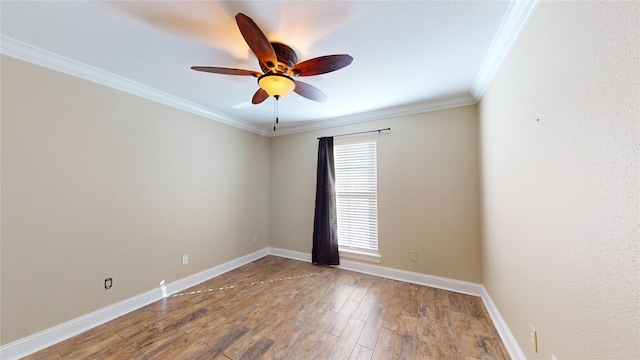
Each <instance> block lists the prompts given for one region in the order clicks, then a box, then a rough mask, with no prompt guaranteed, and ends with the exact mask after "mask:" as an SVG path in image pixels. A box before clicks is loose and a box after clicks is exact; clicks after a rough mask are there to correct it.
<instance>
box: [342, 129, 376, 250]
mask: <svg viewBox="0 0 640 360" xmlns="http://www.w3.org/2000/svg"><path fill="white" fill-rule="evenodd" d="M333 156H334V164H335V171H336V172H335V175H336V203H337V215H338V244H339V246H340V247H342V248H350V249H354V250H367V251H373V252H377V251H378V191H377V174H376V172H377V166H376V140H375V139H365V140H362V139H361V140H357V141H340V142H335V143H334V146H333Z"/></svg>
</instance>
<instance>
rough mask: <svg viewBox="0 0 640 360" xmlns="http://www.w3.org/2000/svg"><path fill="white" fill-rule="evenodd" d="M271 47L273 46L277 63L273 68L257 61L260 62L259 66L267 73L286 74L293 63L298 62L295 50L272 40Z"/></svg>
mask: <svg viewBox="0 0 640 360" xmlns="http://www.w3.org/2000/svg"><path fill="white" fill-rule="evenodd" d="M271 47H273V51H274V52H275V53H276V58H278V64H276V66H275V68H269V67H268V66H267V65H266V64H263V63H262V62H260V61H258V63H259V64H260V68H261V69H262V72H264V73H265V74H267V73H273V72H275V73H278V74H286V73H287V72H289V69H291V68H292V67H293V66H294V65H295V64H297V63H298V56H297V55H296V52H295V50H293V49H292V48H291V47H289V46H287V45H285V44H282V43H277V42H272V43H271Z"/></svg>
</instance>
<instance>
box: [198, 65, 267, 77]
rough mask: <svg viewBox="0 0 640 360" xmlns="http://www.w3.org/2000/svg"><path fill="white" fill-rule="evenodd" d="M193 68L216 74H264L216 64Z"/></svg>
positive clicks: (258, 75)
mask: <svg viewBox="0 0 640 360" xmlns="http://www.w3.org/2000/svg"><path fill="white" fill-rule="evenodd" d="M191 69H193V70H196V71H204V72H210V73H214V74H225V75H247V76H254V77H260V76H261V75H262V74H261V73H259V72H257V71H253V70H243V69H232V68H224V67H216V66H192V67H191Z"/></svg>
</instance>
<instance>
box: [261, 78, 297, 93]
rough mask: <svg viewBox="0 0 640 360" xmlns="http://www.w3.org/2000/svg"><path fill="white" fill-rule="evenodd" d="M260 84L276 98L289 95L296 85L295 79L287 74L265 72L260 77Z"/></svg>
mask: <svg viewBox="0 0 640 360" xmlns="http://www.w3.org/2000/svg"><path fill="white" fill-rule="evenodd" d="M258 85H260V87H261V88H262V89H263V90H264V91H266V92H267V94H269V96H273V97H275V98H281V97H285V96H287V94H288V93H290V92H291V90H293V89H294V88H295V87H296V83H295V81H293V79H292V78H290V77H289V76H287V75H282V74H265V75H262V76H260V77H259V78H258Z"/></svg>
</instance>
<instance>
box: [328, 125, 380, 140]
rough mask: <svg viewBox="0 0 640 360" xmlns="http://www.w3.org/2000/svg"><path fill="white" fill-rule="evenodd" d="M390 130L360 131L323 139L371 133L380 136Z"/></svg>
mask: <svg viewBox="0 0 640 360" xmlns="http://www.w3.org/2000/svg"><path fill="white" fill-rule="evenodd" d="M389 130H391V128H390V127H389V128H386V129H378V130H369V131H360V132H355V133H349V134H340V135H333V136H323V137H339V136H349V135H360V134H367V133H372V132H377V133H378V134H380V133H381V132H383V131H389ZM320 139H322V138H318V140H320Z"/></svg>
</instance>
